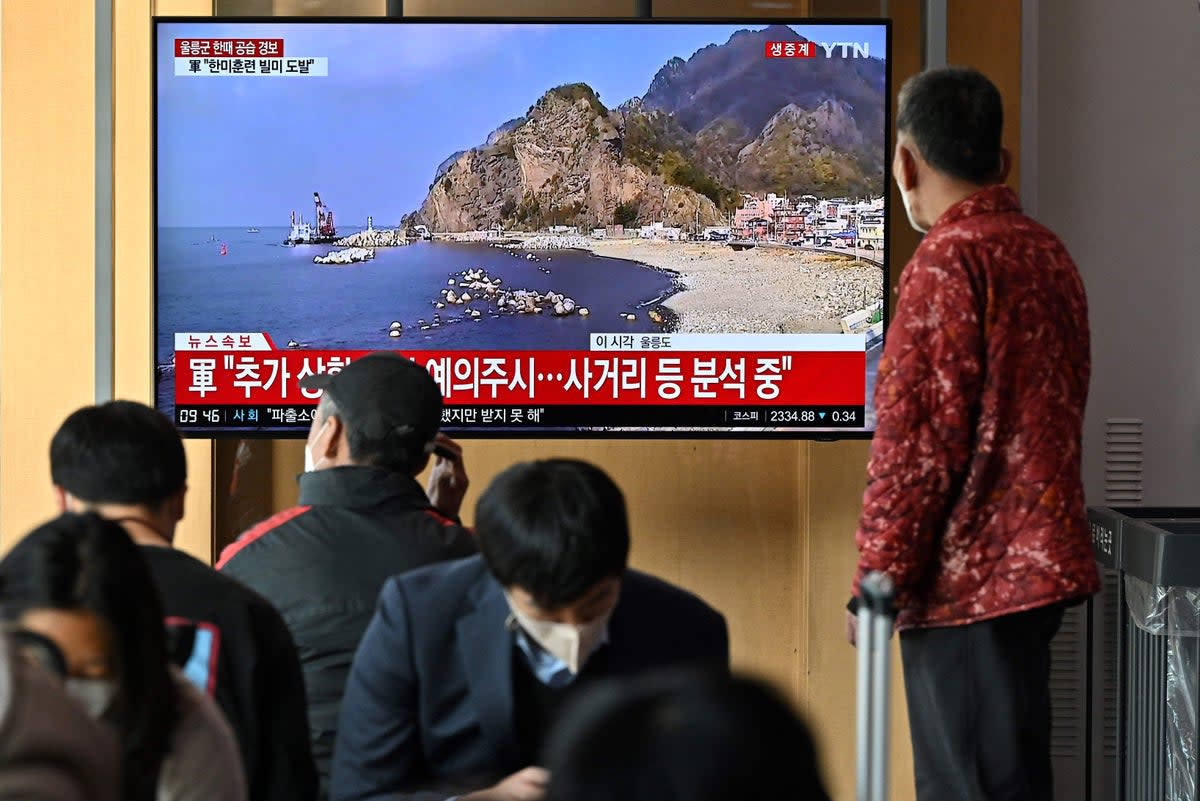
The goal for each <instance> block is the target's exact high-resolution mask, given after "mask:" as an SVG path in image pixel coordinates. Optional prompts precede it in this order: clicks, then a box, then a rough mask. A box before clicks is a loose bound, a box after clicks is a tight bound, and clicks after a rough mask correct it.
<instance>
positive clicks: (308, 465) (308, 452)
mask: <svg viewBox="0 0 1200 801" xmlns="http://www.w3.org/2000/svg"><path fill="white" fill-rule="evenodd" d="M328 422H329V418H325V422H324V423H321V427H320V428H318V429H317V436H315V437H313V441H314V442H315V441H316V440H317V439H318V438H320V436H321V432H322V431H324V430H325V425H326V423H328ZM316 469H317V465H316V463H315V462H314V461H313V455H312V443H309V442H306V443H304V472H305V473H311V472H312V471H314V470H316Z"/></svg>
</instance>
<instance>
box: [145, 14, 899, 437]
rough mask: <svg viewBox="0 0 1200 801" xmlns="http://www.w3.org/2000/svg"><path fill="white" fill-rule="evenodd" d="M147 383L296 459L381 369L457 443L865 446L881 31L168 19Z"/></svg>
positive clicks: (882, 186)
mask: <svg viewBox="0 0 1200 801" xmlns="http://www.w3.org/2000/svg"><path fill="white" fill-rule="evenodd" d="M155 27H156V30H155V36H156V64H155V129H156V130H155V218H156V242H155V247H156V257H155V292H156V303H155V305H156V311H155V320H156V323H155V325H156V345H155V348H156V353H155V356H156V369H155V371H156V382H157V403H158V407H159V409H161V410H162V411H163V412H164V413H166V414H167V415H169V416H170V417H171V418H172V419H173V420H174V421H175V422H176V424H177V425H178V426H179V428H180V429H181V431H183V432H184V433H185V435H189V436H201V437H213V436H254V435H273V436H289V435H303V434H304V433H305V432H306V431H307V429H308V427H309V425H310V423H311V420H312V417H313V413H314V410H315V408H316V404H317V403H318V401H319V394H318V393H317V392H314V391H310V390H304V389H302V388H301V387H300V386H299V382H300V380H301V379H302V378H303V377H305V376H307V375H309V374H312V373H321V372H332V371H336V370H338V369H340V368H341V367H343V366H345V365H346V364H348V363H349V362H350V361H352V360H354V359H356V358H360V357H361V356H363V355H365V354H366V353H369V352H372V351H378V350H392V351H397V352H400V353H403V354H404V355H406V356H408V357H409V358H412V359H413V360H415V361H416V362H417V363H419V364H421V365H422V366H424V367H426V368H427V369H428V370H429V372H430V373H431V375H432V376H433V377H434V379H435V380H436V381H437V382H438V384H439V386H440V387H441V389H442V394H443V396H444V398H445V403H446V406H445V410H444V413H443V421H442V422H443V428H444V430H446V431H447V432H449V433H452V434H457V435H472V434H475V435H481V436H486V435H503V436H606V435H611V436H626V435H628V436H663V437H675V436H686V437H723V436H735V437H763V438H771V437H779V436H797V437H805V436H867V435H869V434H870V432H871V431H872V430H873V428H874V409H873V407H872V403H871V395H872V392H873V389H874V379H875V373H876V368H877V365H878V360H879V353H880V350H881V348H882V341H883V324H884V322H883V321H884V312H885V309H884V304H885V292H886V286H887V277H886V269H887V263H886V257H885V242H886V240H887V236H886V234H887V226H888V224H889V223H890V220H889V219H888V207H887V206H888V204H887V203H886V202H885V198H886V193H887V182H888V180H889V173H888V169H889V164H888V162H889V154H888V152H887V135H886V131H887V124H888V113H889V112H888V91H889V86H888V78H887V64H886V58H887V54H888V46H889V42H888V28H887V25H886V24H885V23H883V22H874V23H862V24H831V23H818V22H796V23H792V24H778V23H766V22H757V23H752V22H729V23H721V24H709V23H703V24H701V23H691V24H689V23H663V22H649V21H647V22H632V21H630V22H561V23H547V22H520V23H508V24H498V23H491V22H486V21H481V22H471V23H451V22H443V21H414V20H388V21H383V20H372V21H347V22H340V21H339V22H331V21H307V20H306V21H283V22H281V21H271V22H246V21H235V20H225V21H219V22H218V21H197V20H186V21H185V20H158V21H157V22H156V26H155Z"/></svg>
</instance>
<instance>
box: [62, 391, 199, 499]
mask: <svg viewBox="0 0 1200 801" xmlns="http://www.w3.org/2000/svg"><path fill="white" fill-rule="evenodd" d="M50 477H51V479H52V480H53V482H54V484H55V486H58V487H62V488H63V489H64V490H66V491H67V492H69V493H71V495H74V496H75V497H76V498H78V499H80V500H81V501H84V502H86V503H119V504H126V505H138V506H150V507H158V506H161V505H162V504H163V502H165V501H166V500H167V499H168V498H170V497H171V496H172V495H174V494H175V493H177V492H179V491H180V490H181V489H183V487H184V485H185V484H186V483H187V458H186V457H185V456H184V452H183V441H182V440H181V439H180V438H179V432H178V431H176V430H175V426H173V425H172V424H171V421H170V420H168V419H167V418H166V417H164V416H163V415H162V414H160V413H159V412H157V411H155V410H154V409H151V408H150V407H149V406H144V405H142V404H140V403H134V402H132V401H111V402H109V403H105V404H101V405H100V406H85V407H84V408H82V409H80V410H78V411H77V412H74V413H73V414H71V416H70V417H68V418H67V419H66V420H65V421H64V422H63V424H62V426H60V427H59V429H58V431H57V432H56V433H55V434H54V439H53V440H51V442H50Z"/></svg>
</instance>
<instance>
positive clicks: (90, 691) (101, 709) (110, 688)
mask: <svg viewBox="0 0 1200 801" xmlns="http://www.w3.org/2000/svg"><path fill="white" fill-rule="evenodd" d="M63 688H64V689H65V690H66V691H67V695H69V696H71V697H72V698H74V699H75V700H76V701H78V702H79V703H80V704H81V705H82V706H83V708H84V709H85V710H86V711H87V713H88V716H89V717H91V718H95V719H99V718H100V717H101V716H102V715H103V714H104V713H105V712H107V711H108V708H109V707H110V706H112V702H113V699H114V698H116V697H117V682H116V680H115V679H77V678H73V677H68V678H67V679H66V680H65V681H64V682H63Z"/></svg>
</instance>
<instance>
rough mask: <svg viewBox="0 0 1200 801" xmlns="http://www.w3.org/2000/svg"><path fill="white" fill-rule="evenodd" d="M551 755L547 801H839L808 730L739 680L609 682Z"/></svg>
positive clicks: (775, 697)
mask: <svg viewBox="0 0 1200 801" xmlns="http://www.w3.org/2000/svg"><path fill="white" fill-rule="evenodd" d="M546 750H547V753H545V754H544V755H543V759H542V760H541V762H540V763H539V764H543V765H545V766H546V768H547V769H548V770H549V771H550V786H549V787H548V788H547V790H546V800H547V801H626V799H637V801H728V799H739V801H775V800H776V799H785V798H786V799H804V800H805V801H828V799H829V795H828V793H827V792H826V790H825V785H824V782H823V781H822V778H821V772H820V769H819V768H818V766H817V756H816V748H815V746H814V744H813V738H812V735H811V734H810V732H809V730H808V727H807V726H806V725H805V724H804V722H803V721H802V720H801V719H800V718H799V717H797V715H796V713H795V712H794V711H793V710H792V707H791V705H790V704H789V703H788V702H787V701H785V700H784V699H783V698H782V697H781V696H780V695H779V694H778V693H777V692H776V691H775V690H774V689H772V688H771V687H769V686H768V685H766V684H763V683H761V682H759V681H756V680H753V679H747V678H741V677H737V676H733V677H730V676H727V675H723V674H716V673H707V674H706V673H694V672H691V671H682V672H669V673H664V674H650V675H647V676H642V677H640V678H638V679H635V680H633V681H630V680H629V679H628V678H626V679H624V680H620V681H618V680H616V679H609V680H607V681H606V682H603V683H601V684H598V685H595V686H594V687H592V688H591V689H590V690H588V689H584V690H583V691H582V693H581V694H580V695H578V696H576V698H574V699H573V700H572V701H571V702H570V703H569V704H568V705H567V707H566V709H565V710H564V713H563V715H562V716H561V717H560V719H559V720H558V722H557V724H556V725H555V727H554V730H553V734H552V736H551V737H550V738H548V740H547V749H546Z"/></svg>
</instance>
